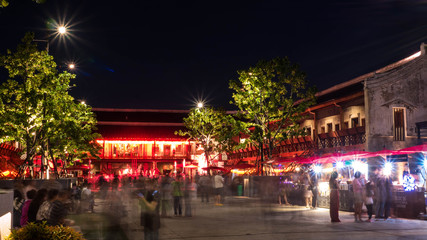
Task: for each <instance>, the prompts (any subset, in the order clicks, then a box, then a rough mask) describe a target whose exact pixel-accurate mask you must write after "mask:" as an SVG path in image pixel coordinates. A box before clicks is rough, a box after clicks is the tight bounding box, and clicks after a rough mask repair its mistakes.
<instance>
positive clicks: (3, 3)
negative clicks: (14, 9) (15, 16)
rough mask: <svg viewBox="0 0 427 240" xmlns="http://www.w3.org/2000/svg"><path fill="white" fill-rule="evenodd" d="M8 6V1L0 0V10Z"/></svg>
mask: <svg viewBox="0 0 427 240" xmlns="http://www.w3.org/2000/svg"><path fill="white" fill-rule="evenodd" d="M32 1H33V2H36V3H44V2H46V0H32ZM7 6H9V1H8V0H0V8H4V7H7Z"/></svg>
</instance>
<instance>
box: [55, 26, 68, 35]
mask: <svg viewBox="0 0 427 240" xmlns="http://www.w3.org/2000/svg"><path fill="white" fill-rule="evenodd" d="M57 31H58V33H59V34H65V33H66V32H67V28H66V27H64V26H59V27H58V29H57Z"/></svg>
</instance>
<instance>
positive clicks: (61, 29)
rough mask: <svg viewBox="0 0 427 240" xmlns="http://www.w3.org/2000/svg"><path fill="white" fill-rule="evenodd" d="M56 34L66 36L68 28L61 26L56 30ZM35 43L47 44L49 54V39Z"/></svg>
mask: <svg viewBox="0 0 427 240" xmlns="http://www.w3.org/2000/svg"><path fill="white" fill-rule="evenodd" d="M56 33H57V34H59V35H66V34H67V28H66V27H65V26H59V27H58V28H57V29H56ZM33 42H45V43H46V52H47V53H49V40H48V39H33Z"/></svg>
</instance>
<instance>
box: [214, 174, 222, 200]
mask: <svg viewBox="0 0 427 240" xmlns="http://www.w3.org/2000/svg"><path fill="white" fill-rule="evenodd" d="M213 184H214V190H215V205H216V206H222V201H221V196H222V192H223V190H224V178H223V177H222V176H221V175H220V174H219V173H217V174H216V175H215V176H214V181H213Z"/></svg>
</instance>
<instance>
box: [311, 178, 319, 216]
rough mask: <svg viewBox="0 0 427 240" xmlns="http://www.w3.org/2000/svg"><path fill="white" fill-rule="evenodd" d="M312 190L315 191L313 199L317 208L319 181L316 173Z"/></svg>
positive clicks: (313, 204) (313, 203)
mask: <svg viewBox="0 0 427 240" xmlns="http://www.w3.org/2000/svg"><path fill="white" fill-rule="evenodd" d="M311 191H312V193H313V199H312V202H311V203H312V205H311V206H312V208H313V209H316V208H317V196H318V195H319V182H318V181H317V174H316V173H314V175H313V179H312V180H311Z"/></svg>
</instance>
